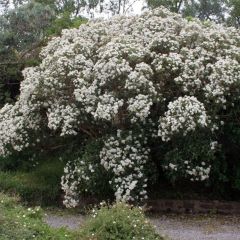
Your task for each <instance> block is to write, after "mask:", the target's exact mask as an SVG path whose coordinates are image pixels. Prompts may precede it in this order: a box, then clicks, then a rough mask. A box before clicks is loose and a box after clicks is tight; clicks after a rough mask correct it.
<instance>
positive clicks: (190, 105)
mask: <svg viewBox="0 0 240 240" xmlns="http://www.w3.org/2000/svg"><path fill="white" fill-rule="evenodd" d="M159 121H160V124H159V132H158V135H159V136H161V138H162V140H163V141H169V140H170V139H171V137H172V136H173V135H174V134H177V133H179V132H182V134H183V135H184V136H185V135H186V134H187V133H188V132H190V131H193V130H195V129H196V127H207V126H208V122H209V118H208V116H207V113H206V110H205V107H204V105H203V104H202V103H201V102H199V101H198V100H197V99H196V98H195V97H190V96H184V97H179V98H178V99H177V100H175V101H173V102H170V103H169V104H168V111H167V112H166V113H165V114H164V117H161V118H160V120H159Z"/></svg>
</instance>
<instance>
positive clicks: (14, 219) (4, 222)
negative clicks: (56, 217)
mask: <svg viewBox="0 0 240 240" xmlns="http://www.w3.org/2000/svg"><path fill="white" fill-rule="evenodd" d="M0 222H1V224H0V239H3V240H12V239H14V240H22V239H26V240H27V239H29V240H30V239H39V240H65V239H70V240H71V239H72V240H73V239H77V238H76V236H75V235H74V233H71V232H69V231H67V230H65V229H51V228H50V227H49V226H47V224H45V223H43V220H42V211H41V209H40V207H35V208H24V207H22V206H20V205H19V203H18V202H17V200H16V199H15V198H12V197H11V198H10V197H8V196H6V195H4V194H0Z"/></svg>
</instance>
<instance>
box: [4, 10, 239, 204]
mask: <svg viewBox="0 0 240 240" xmlns="http://www.w3.org/2000/svg"><path fill="white" fill-rule="evenodd" d="M41 56H42V62H41V64H40V65H39V66H37V67H33V68H27V69H25V70H24V71H23V74H24V81H23V82H22V83H21V93H20V96H19V99H18V101H17V102H16V103H15V104H14V105H9V104H7V105H5V106H4V107H3V108H2V109H1V110H0V152H1V154H2V155H6V154H8V153H10V152H12V151H22V150H23V149H24V148H28V147H32V146H34V145H36V144H38V142H41V141H46V140H44V139H46V136H47V134H49V130H51V132H53V133H54V134H55V135H59V136H60V137H62V138H66V136H75V137H76V138H81V139H103V145H102V150H101V151H100V153H99V155H98V156H99V162H98V163H97V164H96V162H95V165H94V166H98V165H99V166H104V168H105V170H106V172H108V173H111V174H110V175H111V179H110V180H109V184H110V185H111V187H112V189H113V190H114V191H115V197H116V198H117V199H118V200H124V201H135V200H143V199H146V198H147V195H146V194H147V192H146V188H147V184H148V178H149V177H148V176H149V173H147V172H149V171H150V176H151V175H152V174H151V173H152V171H153V170H152V169H154V168H152V167H150V166H152V160H151V156H152V155H153V154H152V152H153V149H154V151H159V152H160V154H159V156H161V159H154V162H155V163H157V164H159V165H160V166H161V167H163V169H164V170H166V172H167V173H168V174H169V176H170V177H173V178H174V179H175V178H176V177H177V176H180V177H181V178H188V179H190V180H192V181H195V180H196V181H205V180H207V179H209V176H210V173H211V169H212V168H213V166H214V158H215V155H216V154H215V152H216V151H217V150H218V149H219V148H220V146H221V144H219V143H220V141H221V138H220V134H221V132H222V129H223V126H224V124H226V123H228V122H235V121H236V112H238V111H239V109H238V106H237V107H236V108H235V107H234V105H236V104H237V103H238V101H239V90H240V88H239V84H240V64H239V63H240V35H239V32H238V31H237V30H236V29H235V28H225V27H223V26H221V25H216V24H213V23H209V22H207V23H203V22H200V21H199V20H191V21H188V20H187V19H183V18H182V17H181V16H180V15H177V14H173V13H170V12H169V11H168V10H166V9H165V8H159V9H156V10H154V11H151V12H146V13H144V14H143V15H141V16H134V17H116V18H112V19H111V20H107V21H105V20H101V21H100V20H97V21H90V22H89V23H87V24H84V25H81V26H80V27H79V28H78V29H71V30H64V31H63V32H62V35H61V36H60V37H56V38H54V39H53V40H51V41H50V42H49V44H48V45H47V46H46V47H45V48H43V49H42V52H41ZM237 127H238V126H237ZM66 139H68V141H69V138H66ZM193 139H194V141H193ZM183 142H189V143H190V145H189V149H194V152H191V151H188V150H186V151H184V152H183V150H182V149H183V148H180V147H179V146H181V145H182V144H183ZM162 149H164V150H162ZM79 161H80V160H77V161H76V162H75V163H74V164H73V166H72V168H70V167H69V165H68V166H67V168H66V169H65V176H64V177H63V179H62V184H63V189H64V191H65V193H66V199H67V201H66V202H65V204H66V205H68V206H75V205H77V199H78V193H79V189H81V187H79V186H80V185H81V183H82V181H88V179H89V178H90V177H91V176H85V177H84V179H83V177H82V176H83V175H84V174H83V172H82V170H79V168H80V167H79V166H82V164H80V162H79ZM81 161H83V162H84V159H81ZM88 164H89V162H88ZM78 170H79V171H78ZM89 170H90V173H91V174H94V172H95V170H94V169H92V170H91V167H90V165H89ZM78 172H79V173H81V176H79V175H78ZM91 174H90V175H91Z"/></svg>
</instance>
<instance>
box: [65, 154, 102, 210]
mask: <svg viewBox="0 0 240 240" xmlns="http://www.w3.org/2000/svg"><path fill="white" fill-rule="evenodd" d="M86 167H87V168H86ZM96 167H97V166H96V165H93V164H89V165H88V166H86V163H85V162H84V161H83V160H81V159H79V158H78V159H76V160H75V161H74V162H68V163H67V164H66V166H65V167H64V175H63V176H62V178H61V187H62V190H63V192H64V200H63V204H64V205H65V206H66V207H67V208H74V207H76V206H77V205H78V204H79V199H80V194H82V193H84V192H88V191H89V189H88V187H87V186H88V185H90V184H91V183H90V177H91V174H94V172H95V169H96Z"/></svg>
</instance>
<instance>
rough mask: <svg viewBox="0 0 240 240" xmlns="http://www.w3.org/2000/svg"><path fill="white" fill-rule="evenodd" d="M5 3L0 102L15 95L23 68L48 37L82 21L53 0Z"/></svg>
mask: <svg viewBox="0 0 240 240" xmlns="http://www.w3.org/2000/svg"><path fill="white" fill-rule="evenodd" d="M8 4H9V2H8V1H6V2H5V5H4V6H5V11H3V13H2V15H1V16H0V106H2V105H3V104H4V103H5V102H9V101H12V100H14V99H15V97H16V96H17V95H18V90H19V83H20V81H21V79H22V74H21V71H22V69H23V68H25V67H27V66H33V65H36V64H37V63H39V57H38V55H39V51H40V49H41V47H42V46H44V45H45V43H46V42H47V39H48V38H49V37H50V36H52V35H58V34H60V33H61V30H62V29H63V28H72V27H78V26H79V25H80V24H81V23H82V21H83V18H81V17H72V16H71V12H70V8H68V7H67V6H65V7H64V8H62V9H60V8H58V7H57V6H56V5H55V1H53V0H42V1H41V0H40V1H29V2H28V3H25V4H23V2H22V1H15V2H14V6H16V7H15V8H13V9H8ZM18 6H19V7H18Z"/></svg>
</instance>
